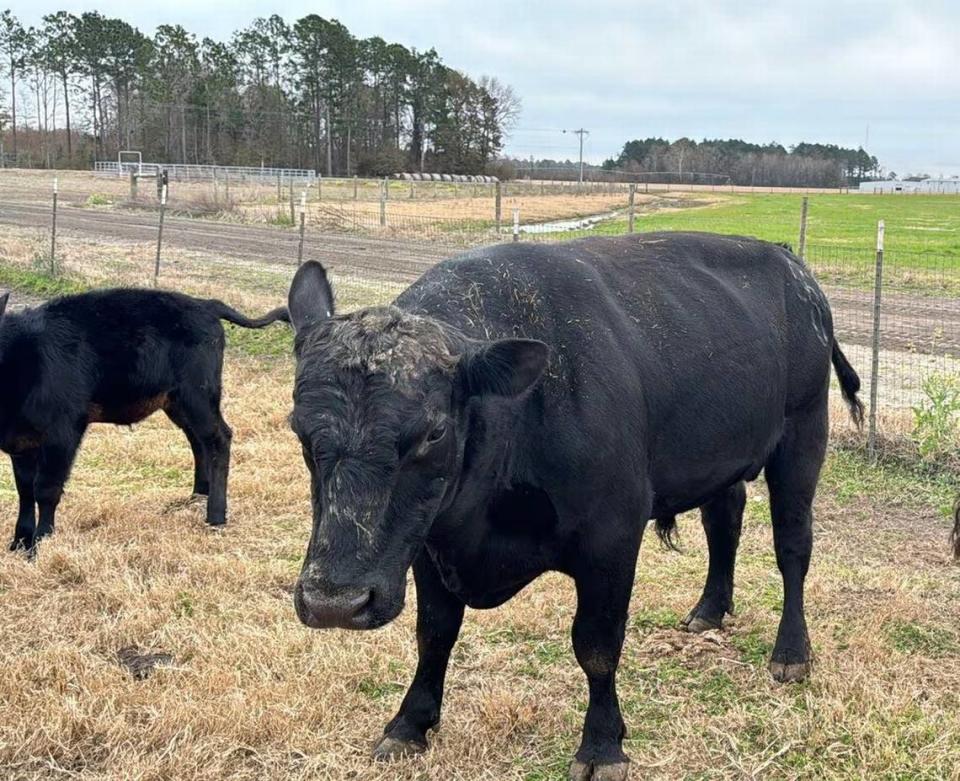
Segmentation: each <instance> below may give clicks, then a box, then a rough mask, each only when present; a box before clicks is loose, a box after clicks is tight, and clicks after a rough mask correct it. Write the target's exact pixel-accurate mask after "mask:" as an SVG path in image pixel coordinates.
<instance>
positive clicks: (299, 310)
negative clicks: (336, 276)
mask: <svg viewBox="0 0 960 781" xmlns="http://www.w3.org/2000/svg"><path fill="white" fill-rule="evenodd" d="M287 308H288V310H289V311H290V323H291V325H293V330H294V331H300V330H302V329H304V328H306V327H307V326H309V325H313V324H314V323H319V322H320V321H321V320H326V319H327V318H328V317H332V316H333V289H332V288H331V287H330V281H329V280H328V279H327V272H326V270H325V269H324V267H323V266H321V265H320V264H319V263H317V262H316V261H315V260H308V261H307V262H306V263H304V264H303V265H302V266H300V268H299V269H297V273H296V274H294V276H293V282H291V283H290V294H289V295H288V297H287Z"/></svg>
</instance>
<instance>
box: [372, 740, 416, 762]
mask: <svg viewBox="0 0 960 781" xmlns="http://www.w3.org/2000/svg"><path fill="white" fill-rule="evenodd" d="M426 750H427V744H426V743H419V742H417V741H415V740H400V739H399V738H392V737H390V736H389V735H384V736H383V737H382V738H380V740H379V742H378V743H377V745H376V746H374V747H373V758H374V759H376V760H378V761H379V762H393V761H394V760H397V759H406V758H407V757H412V756H415V755H417V754H422V753H423V752H424V751H426Z"/></svg>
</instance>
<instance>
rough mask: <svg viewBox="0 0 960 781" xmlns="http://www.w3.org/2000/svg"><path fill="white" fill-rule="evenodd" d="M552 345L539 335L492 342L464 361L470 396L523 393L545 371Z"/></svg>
mask: <svg viewBox="0 0 960 781" xmlns="http://www.w3.org/2000/svg"><path fill="white" fill-rule="evenodd" d="M549 359H550V348H549V347H547V345H545V344H544V343H543V342H538V341H537V340H536V339H501V340H500V341H498V342H490V343H488V344H486V345H484V346H483V347H481V348H480V349H478V350H476V351H475V352H471V353H468V354H467V355H465V356H464V357H463V358H462V359H461V361H460V372H461V377H462V379H463V383H464V385H465V389H466V392H467V395H468V396H480V395H483V394H488V395H493V396H519V395H520V394H521V393H523V392H524V391H526V390H528V389H529V388H531V387H532V386H533V385H534V384H535V383H536V382H537V380H539V379H540V377H541V376H542V375H543V372H544V370H545V369H546V368H547V361H548V360H549Z"/></svg>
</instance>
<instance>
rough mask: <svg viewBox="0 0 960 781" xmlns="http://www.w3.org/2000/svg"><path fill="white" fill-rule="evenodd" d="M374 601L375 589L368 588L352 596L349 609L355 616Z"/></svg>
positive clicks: (348, 604) (348, 605)
mask: <svg viewBox="0 0 960 781" xmlns="http://www.w3.org/2000/svg"><path fill="white" fill-rule="evenodd" d="M372 601H373V591H371V590H369V589H367V590H365V591H362V592H360V593H359V594H357V595H355V596H353V597H351V598H350V600H349V602H348V603H347V609H348V610H349V611H350V615H352V616H355V615H356V614H357V613H359V612H360V611H361V610H363V609H364V608H365V607H366V606H367V605H369V604H370V602H372Z"/></svg>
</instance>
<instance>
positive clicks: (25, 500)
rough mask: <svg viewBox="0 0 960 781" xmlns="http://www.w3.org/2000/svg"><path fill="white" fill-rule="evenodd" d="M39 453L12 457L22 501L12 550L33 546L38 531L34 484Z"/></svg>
mask: <svg viewBox="0 0 960 781" xmlns="http://www.w3.org/2000/svg"><path fill="white" fill-rule="evenodd" d="M39 455H40V454H39V451H37V450H30V451H28V452H26V453H19V454H17V455H15V456H10V461H11V462H13V477H14V480H15V481H16V483H17V494H18V496H19V499H20V510H19V512H18V513H17V525H16V527H15V528H14V530H13V541H12V542H11V543H10V550H12V551H13V550H25V549H27V548H30V547H32V546H33V535H34V532H35V530H36V524H37V512H36V509H37V508H36V501H37V500H36V496H35V494H34V491H33V483H34V480H36V475H37V460H38V459H39Z"/></svg>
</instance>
